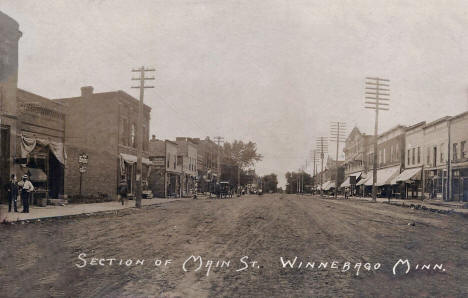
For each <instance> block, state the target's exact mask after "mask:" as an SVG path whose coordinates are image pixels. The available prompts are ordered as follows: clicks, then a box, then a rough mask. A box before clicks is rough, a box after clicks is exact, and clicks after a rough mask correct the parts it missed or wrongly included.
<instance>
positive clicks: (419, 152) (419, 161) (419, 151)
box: [418, 147, 421, 164]
mask: <svg viewBox="0 0 468 298" xmlns="http://www.w3.org/2000/svg"><path fill="white" fill-rule="evenodd" d="M419 163H421V147H418V164H419Z"/></svg>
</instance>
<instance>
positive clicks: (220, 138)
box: [214, 136, 224, 179]
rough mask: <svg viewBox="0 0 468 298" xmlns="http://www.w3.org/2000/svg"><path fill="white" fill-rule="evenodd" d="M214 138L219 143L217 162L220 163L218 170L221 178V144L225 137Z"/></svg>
mask: <svg viewBox="0 0 468 298" xmlns="http://www.w3.org/2000/svg"><path fill="white" fill-rule="evenodd" d="M214 140H215V141H216V144H217V145H218V154H217V158H216V162H217V163H218V166H217V170H218V176H219V179H221V158H220V151H219V150H220V149H221V144H222V143H224V138H223V137H220V136H216V137H214Z"/></svg>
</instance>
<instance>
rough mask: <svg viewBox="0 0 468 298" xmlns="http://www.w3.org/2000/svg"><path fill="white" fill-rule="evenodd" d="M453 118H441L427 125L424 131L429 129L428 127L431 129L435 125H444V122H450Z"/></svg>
mask: <svg viewBox="0 0 468 298" xmlns="http://www.w3.org/2000/svg"><path fill="white" fill-rule="evenodd" d="M451 118H452V116H444V117H442V118H439V119H436V120H434V121H432V122H429V123H427V124H426V125H425V126H424V129H426V128H428V127H431V126H434V125H437V124H439V123H442V122H445V121H449V120H450V119H451Z"/></svg>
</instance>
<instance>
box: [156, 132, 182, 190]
mask: <svg viewBox="0 0 468 298" xmlns="http://www.w3.org/2000/svg"><path fill="white" fill-rule="evenodd" d="M149 155H150V157H149V158H150V160H151V162H152V165H153V166H152V169H151V173H150V176H149V182H148V186H149V189H150V190H151V191H152V192H153V195H155V196H156V197H160V198H167V197H181V196H182V188H181V176H182V164H181V163H182V159H179V158H178V156H179V151H178V144H177V143H176V142H173V141H169V140H165V141H163V140H158V139H156V137H155V136H154V135H153V137H152V138H151V141H150V143H149Z"/></svg>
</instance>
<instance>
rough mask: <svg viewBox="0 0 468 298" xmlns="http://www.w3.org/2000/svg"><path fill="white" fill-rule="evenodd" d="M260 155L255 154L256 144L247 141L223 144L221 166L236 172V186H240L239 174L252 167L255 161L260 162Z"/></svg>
mask: <svg viewBox="0 0 468 298" xmlns="http://www.w3.org/2000/svg"><path fill="white" fill-rule="evenodd" d="M262 157H263V156H262V155H261V154H259V153H257V144H255V143H254V142H251V141H249V142H248V143H244V142H243V141H238V140H235V141H234V142H233V143H232V144H231V143H229V142H225V143H224V147H223V164H224V166H225V167H227V168H229V167H234V168H235V169H236V170H237V179H236V182H237V185H238V186H240V181H241V179H240V176H241V172H243V171H246V170H247V168H249V167H253V166H254V165H255V163H256V162H257V161H260V160H262Z"/></svg>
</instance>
